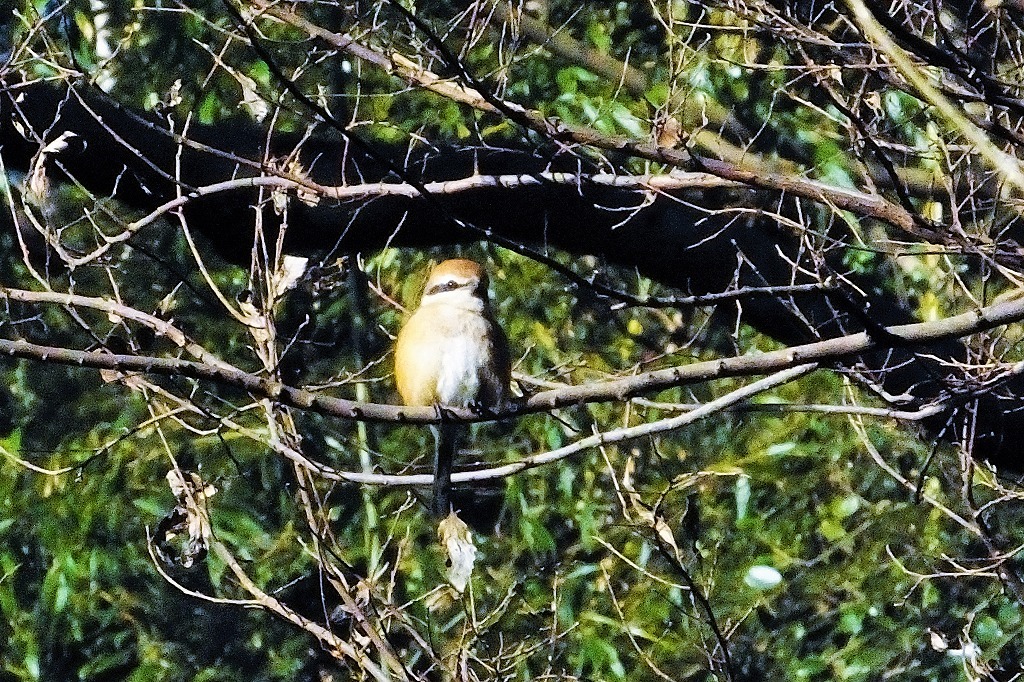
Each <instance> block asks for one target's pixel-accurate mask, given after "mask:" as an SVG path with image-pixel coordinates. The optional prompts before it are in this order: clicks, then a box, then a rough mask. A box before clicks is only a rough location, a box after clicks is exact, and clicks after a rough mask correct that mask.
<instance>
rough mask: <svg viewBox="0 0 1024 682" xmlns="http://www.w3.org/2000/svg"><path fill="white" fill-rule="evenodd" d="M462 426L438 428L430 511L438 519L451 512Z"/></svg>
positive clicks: (444, 425)
mask: <svg viewBox="0 0 1024 682" xmlns="http://www.w3.org/2000/svg"><path fill="white" fill-rule="evenodd" d="M464 430H465V429H464V427H463V426H462V425H461V424H444V423H442V424H439V425H438V427H437V450H436V451H435V452H434V497H433V500H432V501H431V503H430V511H431V512H433V514H434V516H436V517H437V518H444V517H446V516H448V514H449V513H450V512H451V510H452V509H451V492H452V466H453V464H454V461H455V451H456V449H457V448H458V447H459V440H460V438H461V436H462V433H463V431H464Z"/></svg>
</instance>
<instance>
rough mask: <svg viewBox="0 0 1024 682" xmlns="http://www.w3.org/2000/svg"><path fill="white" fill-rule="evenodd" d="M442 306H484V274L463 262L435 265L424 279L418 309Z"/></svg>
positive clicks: (458, 259) (478, 266)
mask: <svg viewBox="0 0 1024 682" xmlns="http://www.w3.org/2000/svg"><path fill="white" fill-rule="evenodd" d="M438 303H439V304H443V305H452V306H458V307H460V308H467V307H468V308H474V309H479V308H482V307H483V306H486V305H487V273H486V272H484V269H483V268H482V267H481V266H480V264H479V263H474V262H473V261H471V260H466V259H464V258H455V259H452V260H446V261H442V262H441V263H438V264H437V265H436V266H435V267H434V269H433V270H431V272H430V277H428V278H427V285H426V287H424V289H423V298H422V299H421V300H420V306H424V305H433V304H438Z"/></svg>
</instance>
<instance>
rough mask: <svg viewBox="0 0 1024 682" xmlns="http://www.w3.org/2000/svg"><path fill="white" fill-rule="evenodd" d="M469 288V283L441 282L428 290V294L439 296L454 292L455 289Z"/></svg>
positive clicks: (451, 280) (452, 280)
mask: <svg viewBox="0 0 1024 682" xmlns="http://www.w3.org/2000/svg"><path fill="white" fill-rule="evenodd" d="M466 286H469V282H457V281H455V280H454V279H450V280H448V281H447V282H439V283H438V284H435V285H434V286H432V287H430V288H429V289H427V293H428V294H439V293H441V292H443V291H454V290H455V289H461V288H463V287H466Z"/></svg>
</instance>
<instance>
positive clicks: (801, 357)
mask: <svg viewBox="0 0 1024 682" xmlns="http://www.w3.org/2000/svg"><path fill="white" fill-rule="evenodd" d="M1021 320H1024V299H1021V300H1016V301H1008V302H1005V303H1000V304H997V305H993V306H988V307H985V308H980V309H978V310H974V311H970V312H967V313H962V314H960V315H955V316H952V317H947V318H945V319H942V320H937V321H934V322H919V323H915V324H905V325H896V326H892V327H886V328H885V332H886V334H887V337H888V338H895V339H899V340H901V344H902V345H904V346H914V345H927V344H929V343H934V342H938V341H943V340H948V339H955V338H960V337H963V336H967V335H969V334H975V333H977V332H982V331H986V330H989V329H993V328H995V327H999V326H1002V325H1006V324H1011V323H1013V322H1019V321H1021ZM883 347H885V344H883V343H880V342H879V341H877V340H875V339H874V338H872V336H871V335H870V334H868V333H867V332H859V333H856V334H850V335H847V336H841V337H837V338H834V339H828V340H824V341H816V342H814V343H808V344H803V345H799V346H791V347H789V348H782V349H780V350H776V351H770V352H767V353H761V354H758V355H743V356H739V357H732V358H722V359H719V360H710V361H705V362H695V363H692V364H689V365H679V366H676V367H670V368H667V369H660V370H654V371H651V372H645V373H643V374H638V375H635V376H630V377H625V378H622V379H614V380H611V381H602V382H594V383H587V384H581V385H579V386H570V387H567V388H560V389H555V390H550V391H543V392H541V393H538V394H536V395H533V396H530V397H529V398H527V399H526V400H524V401H523V402H522V403H521V404H519V405H515V406H512V407H510V408H507V409H504V410H501V411H499V412H495V413H492V414H480V413H476V412H474V411H472V410H470V409H451V410H450V411H449V410H446V415H445V417H444V419H454V420H458V421H491V420H494V419H506V418H510V417H515V416H519V415H522V414H531V413H537V412H546V411H549V410H552V409H555V408H559V407H566V406H570V405H578V404H584V403H594V402H609V401H619V400H625V399H627V398H630V397H633V396H637V395H641V394H648V393H654V392H657V391H660V390H664V389H667V388H673V387H678V386H684V385H687V384H692V383H696V382H702V381H709V380H712V379H722V378H726V377H735V376H753V375H758V374H769V373H772V372H777V371H780V370H784V369H789V368H792V367H796V366H797V365H803V364H806V363H829V362H837V361H840V360H843V359H846V358H850V357H853V356H856V355H860V354H863V353H866V352H868V351H871V350H875V349H878V348H883ZM0 355H7V356H10V357H16V358H24V359H28V360H35V361H40V362H56V363H59V364H65V365H77V366H79V367H92V368H96V369H108V370H113V371H119V372H141V373H144V374H163V375H169V376H183V377H190V378H195V379H205V380H209V381H213V382H215V383H219V384H222V385H225V386H231V387H234V388H237V389H239V390H242V391H246V392H248V393H251V394H252V395H254V396H257V397H260V398H267V399H270V400H274V401H276V402H279V403H281V404H284V405H289V406H291V407H296V408H300V409H307V410H312V411H315V412H319V413H321V414H326V415H330V416H335V417H340V418H344V419H355V420H360V421H372V422H398V423H411V424H433V423H437V422H439V421H440V419H439V417H438V416H437V414H436V411H435V410H434V409H433V408H431V407H407V406H399V405H385V404H380V403H366V402H358V401H355V400H347V399H344V398H335V397H331V396H325V395H321V394H318V393H314V392H312V391H308V390H305V389H301V388H296V387H294V386H288V385H286V384H283V383H281V382H279V381H274V380H273V379H269V378H266V377H263V376H259V375H256V374H250V373H248V372H243V371H241V370H237V369H233V368H230V367H224V366H213V365H209V364H205V363H199V362H191V361H188V360H179V359H174V358H155V357H146V356H138V355H113V354H109V353H103V352H96V351H88V352H87V351H79V350H72V349H68V348H55V347H51V346H42V345H38V344H34V343H29V342H28V341H24V340H20V341H9V340H0ZM449 412H450V414H449Z"/></svg>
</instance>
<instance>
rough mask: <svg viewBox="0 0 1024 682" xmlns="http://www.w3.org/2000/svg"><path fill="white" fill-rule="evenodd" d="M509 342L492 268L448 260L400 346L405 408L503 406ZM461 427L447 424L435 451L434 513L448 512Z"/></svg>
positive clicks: (398, 372) (398, 377) (398, 368)
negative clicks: (490, 293) (494, 306)
mask: <svg viewBox="0 0 1024 682" xmlns="http://www.w3.org/2000/svg"><path fill="white" fill-rule="evenodd" d="M511 372H512V368H511V362H510V359H509V352H508V340H507V339H506V337H505V333H504V331H502V329H501V327H500V326H498V323H497V322H496V321H495V320H494V314H493V313H492V312H491V305H490V301H489V299H488V297H487V273H485V272H484V269H483V268H482V267H480V265H479V264H478V263H474V262H473V261H470V260H464V259H461V258H460V259H454V260H446V261H444V262H442V263H440V264H438V265H437V266H436V267H435V268H434V269H433V270H432V271H431V273H430V277H429V278H428V279H427V284H426V287H425V288H424V290H423V297H422V298H421V299H420V305H419V307H418V308H417V309H416V311H415V312H414V313H413V314H412V316H411V317H410V318H409V321H408V322H406V323H405V326H404V327H403V328H402V331H401V332H399V334H398V341H397V342H396V344H395V382H396V383H397V384H398V392H399V394H400V395H401V396H402V401H403V402H404V403H405V404H406V405H433V406H434V407H436V408H437V409H438V413H439V414H442V416H443V410H444V408H445V407H468V408H472V409H475V410H480V411H487V410H496V409H500V408H501V407H502V406H503V405H505V404H506V403H507V402H508V399H509V381H510V377H511ZM464 430H465V429H464V425H462V424H452V423H444V422H443V421H442V423H441V424H440V425H439V427H438V428H437V430H435V434H436V435H437V450H436V451H435V453H434V497H433V500H432V503H431V511H432V512H433V513H434V515H435V516H438V517H444V516H447V515H448V513H449V512H450V511H451V507H450V502H449V492H450V488H451V476H452V460H453V458H454V455H455V448H456V446H457V441H458V439H459V436H460V434H461V433H462V432H463V431H464Z"/></svg>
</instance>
